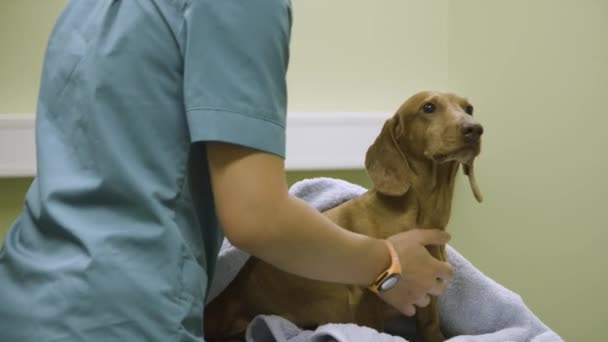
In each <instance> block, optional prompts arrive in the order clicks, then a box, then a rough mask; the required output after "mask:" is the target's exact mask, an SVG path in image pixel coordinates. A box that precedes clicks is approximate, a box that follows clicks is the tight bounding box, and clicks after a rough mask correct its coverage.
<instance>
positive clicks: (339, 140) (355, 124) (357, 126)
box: [0, 112, 389, 177]
mask: <svg viewBox="0 0 608 342" xmlns="http://www.w3.org/2000/svg"><path fill="white" fill-rule="evenodd" d="M388 117H389V113H383V112H292V113H289V115H288V116H287V159H286V161H285V164H286V167H287V169H288V170H323V169H352V168H361V167H363V162H364V157H365V152H366V151H367V148H368V147H369V145H370V144H371V143H372V142H373V140H374V138H375V137H376V136H377V135H378V133H379V132H380V129H381V128H382V124H383V123H384V121H385V120H386V119H387V118H388ZM34 121H35V116H34V114H0V177H28V176H33V175H35V174H36V154H35V134H34Z"/></svg>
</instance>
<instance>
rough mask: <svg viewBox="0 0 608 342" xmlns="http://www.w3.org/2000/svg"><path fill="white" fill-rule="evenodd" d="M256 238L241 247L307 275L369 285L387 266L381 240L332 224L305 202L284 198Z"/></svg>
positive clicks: (292, 270) (387, 258) (283, 268)
mask: <svg viewBox="0 0 608 342" xmlns="http://www.w3.org/2000/svg"><path fill="white" fill-rule="evenodd" d="M275 209H276V211H275V212H274V214H273V215H271V217H269V218H268V219H267V220H266V221H267V222H266V223H265V225H264V226H262V227H260V229H259V232H258V233H256V237H255V238H251V239H248V240H247V243H246V244H245V245H244V246H240V247H241V248H244V249H246V250H247V251H248V252H249V253H251V254H253V255H255V256H257V257H258V258H260V259H262V260H264V261H266V262H268V263H270V264H273V265H274V266H276V267H278V268H280V269H282V270H284V271H286V272H290V273H294V274H297V275H300V276H303V277H306V278H311V279H317V280H323V281H330V282H339V283H346V284H359V285H369V284H371V283H372V282H373V281H374V280H375V278H376V277H377V276H378V275H379V274H380V273H381V272H382V271H383V270H385V269H386V268H387V267H388V266H389V264H390V255H389V252H388V249H387V247H386V245H385V243H384V242H383V241H382V240H379V239H374V238H370V237H367V236H365V235H360V234H356V233H353V232H350V231H347V230H345V229H342V228H341V227H339V226H337V225H336V224H334V223H333V222H332V221H331V220H329V219H328V218H327V217H325V216H324V215H322V214H321V213H319V212H318V211H316V210H315V209H313V208H312V207H310V206H309V205H308V204H306V203H305V202H304V201H302V200H300V199H298V198H295V197H293V196H289V197H288V199H287V200H284V201H281V202H280V204H278V207H277V208H275Z"/></svg>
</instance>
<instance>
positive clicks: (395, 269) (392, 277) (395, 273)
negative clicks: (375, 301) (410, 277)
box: [368, 240, 401, 293]
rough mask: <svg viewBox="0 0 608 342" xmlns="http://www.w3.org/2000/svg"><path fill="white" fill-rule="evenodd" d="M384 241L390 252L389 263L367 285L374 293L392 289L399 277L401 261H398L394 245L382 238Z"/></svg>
mask: <svg viewBox="0 0 608 342" xmlns="http://www.w3.org/2000/svg"><path fill="white" fill-rule="evenodd" d="M384 242H385V243H386V246H387V247H388V250H389V252H390V253H391V265H390V266H389V267H388V268H387V269H386V271H384V272H382V273H381V274H380V275H379V276H378V278H376V280H375V281H374V282H373V283H372V284H371V285H370V286H368V288H369V289H370V290H371V291H372V292H375V293H380V292H384V291H387V290H390V289H392V288H393V286H395V285H396V284H397V282H398V281H399V279H401V262H400V261H399V256H398V255H397V252H396V251H395V247H393V244H392V243H391V242H390V241H388V240H384Z"/></svg>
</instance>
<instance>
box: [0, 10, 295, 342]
mask: <svg viewBox="0 0 608 342" xmlns="http://www.w3.org/2000/svg"><path fill="white" fill-rule="evenodd" d="M289 10H290V9H289V4H288V3H287V2H286V1H284V0H277V1H254V2H249V1H237V2H234V1H233V2H224V1H150V0H148V1H131V0H129V1H108V0H103V1H102V0H75V1H70V2H69V4H68V5H67V8H66V9H65V10H64V11H63V13H62V14H61V15H60V17H59V19H58V21H57V23H56V26H55V28H54V30H53V32H52V35H51V37H50V40H49V44H48V50H47V52H46V56H45V62H44V71H43V75H42V81H41V87H40V97H39V102H38V111H37V122H36V124H37V130H36V132H37V136H36V138H37V146H38V150H37V160H38V174H37V177H36V179H35V181H34V182H33V184H32V186H31V188H30V189H29V192H28V193H27V200H26V208H25V210H24V211H23V213H22V215H21V216H20V217H19V218H18V220H17V221H16V222H15V224H14V226H13V227H12V229H10V231H9V233H8V235H7V236H6V241H5V244H4V248H3V250H2V252H1V254H0V279H1V281H0V317H1V319H0V341H15V342H16V341H101V340H103V341H106V340H107V341H139V340H142V341H189V340H193V341H194V340H196V338H195V336H197V335H198V336H200V330H201V306H202V303H203V297H204V295H205V293H204V292H205V290H206V289H207V287H208V286H207V285H208V283H209V281H210V278H211V275H212V274H213V266H214V264H215V259H216V255H217V252H218V247H219V243H220V241H221V239H222V235H221V234H220V230H219V229H218V228H217V219H216V217H215V215H214V211H213V202H212V196H211V189H210V186H209V181H208V180H207V178H208V173H207V172H208V171H207V165H206V158H204V156H203V153H204V150H203V149H200V148H199V146H198V145H193V143H195V142H199V141H207V140H220V141H227V142H232V143H237V144H242V145H245V146H249V147H252V148H256V149H260V150H264V151H268V152H271V153H274V154H277V155H280V156H283V155H284V153H285V129H284V127H285V112H286V90H285V72H286V68H287V60H288V42H289V36H290V25H291V23H290V17H289ZM260 18H263V19H264V20H259V19H260ZM125 303H128V305H125Z"/></svg>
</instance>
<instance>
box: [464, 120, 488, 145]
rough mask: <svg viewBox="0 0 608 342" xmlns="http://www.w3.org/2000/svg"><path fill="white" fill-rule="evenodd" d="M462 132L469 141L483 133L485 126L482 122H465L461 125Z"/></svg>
mask: <svg viewBox="0 0 608 342" xmlns="http://www.w3.org/2000/svg"><path fill="white" fill-rule="evenodd" d="M460 132H461V133H462V135H463V136H464V138H465V139H466V140H468V141H475V140H477V139H479V137H480V136H481V135H482V134H483V126H481V125H480V124H470V123H465V124H463V125H462V127H460Z"/></svg>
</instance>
